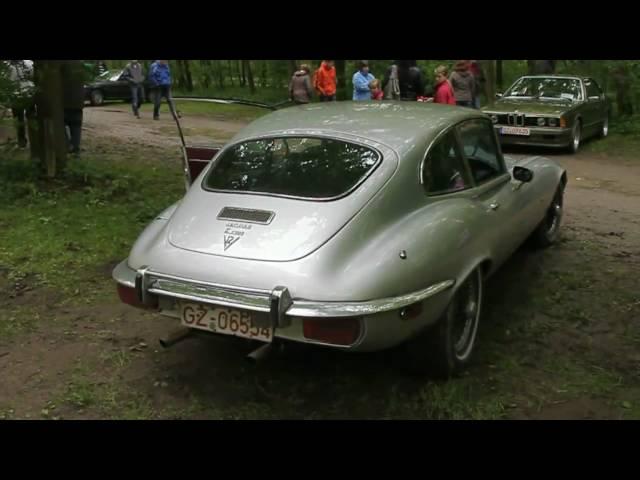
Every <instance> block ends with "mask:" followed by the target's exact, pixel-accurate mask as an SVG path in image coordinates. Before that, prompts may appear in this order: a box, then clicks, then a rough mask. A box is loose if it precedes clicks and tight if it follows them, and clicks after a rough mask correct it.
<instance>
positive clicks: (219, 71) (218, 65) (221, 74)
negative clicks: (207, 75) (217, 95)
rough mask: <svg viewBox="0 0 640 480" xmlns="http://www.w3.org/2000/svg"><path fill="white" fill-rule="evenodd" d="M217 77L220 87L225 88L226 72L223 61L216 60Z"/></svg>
mask: <svg viewBox="0 0 640 480" xmlns="http://www.w3.org/2000/svg"><path fill="white" fill-rule="evenodd" d="M215 63H216V77H218V86H219V87H220V88H224V71H223V66H222V60H216V62H215Z"/></svg>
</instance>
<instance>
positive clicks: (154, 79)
mask: <svg viewBox="0 0 640 480" xmlns="http://www.w3.org/2000/svg"><path fill="white" fill-rule="evenodd" d="M149 80H150V82H151V84H152V85H153V86H154V87H155V89H156V91H155V95H154V99H153V104H154V105H153V119H154V120H159V119H160V103H161V102H162V97H164V98H166V99H167V103H168V104H169V108H170V109H171V110H173V111H174V112H175V105H174V104H173V98H171V70H170V69H169V61H168V60H156V61H155V62H153V63H152V64H151V68H150V72H149Z"/></svg>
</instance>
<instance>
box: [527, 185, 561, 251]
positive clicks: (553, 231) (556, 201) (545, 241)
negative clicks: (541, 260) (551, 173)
mask: <svg viewBox="0 0 640 480" xmlns="http://www.w3.org/2000/svg"><path fill="white" fill-rule="evenodd" d="M563 197H564V188H563V185H562V184H561V185H559V186H558V190H557V191H556V194H555V195H554V197H553V200H552V201H551V205H549V208H548V209H547V212H546V214H545V216H544V218H543V219H542V222H540V225H538V227H537V228H536V230H535V231H534V232H533V235H532V240H533V241H534V243H535V244H536V246H538V247H541V248H545V247H548V246H549V245H551V244H552V243H554V242H555V241H556V240H557V239H558V236H559V234H560V222H561V221H562V203H563Z"/></svg>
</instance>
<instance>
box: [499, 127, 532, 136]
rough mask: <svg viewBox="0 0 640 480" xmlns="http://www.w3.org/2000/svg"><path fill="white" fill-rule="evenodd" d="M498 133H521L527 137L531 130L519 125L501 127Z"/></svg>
mask: <svg viewBox="0 0 640 480" xmlns="http://www.w3.org/2000/svg"><path fill="white" fill-rule="evenodd" d="M500 133H501V134H502V135H522V136H525V137H528V136H529V135H531V130H529V129H528V128H520V127H502V128H501V129H500Z"/></svg>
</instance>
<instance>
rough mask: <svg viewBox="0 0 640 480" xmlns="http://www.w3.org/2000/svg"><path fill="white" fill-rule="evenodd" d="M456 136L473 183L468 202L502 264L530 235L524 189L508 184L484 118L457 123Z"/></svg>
mask: <svg viewBox="0 0 640 480" xmlns="http://www.w3.org/2000/svg"><path fill="white" fill-rule="evenodd" d="M457 134H458V140H459V143H460V146H461V150H462V153H463V156H464V161H465V163H466V165H467V168H468V171H469V172H470V175H471V178H472V180H473V183H474V187H473V193H472V195H471V198H472V199H473V201H474V202H475V203H476V204H477V206H478V209H479V211H480V212H481V214H482V216H483V218H484V220H483V225H484V227H483V229H484V234H485V238H487V239H488V242H489V245H488V246H489V247H490V250H491V252H492V256H493V258H494V261H495V262H496V264H499V263H502V261H504V260H506V259H507V258H508V257H509V256H510V255H511V253H513V251H514V250H515V249H516V248H517V247H518V246H519V245H520V244H521V243H522V242H523V241H524V240H525V239H526V237H527V236H528V235H529V233H530V232H531V228H532V227H531V225H530V223H531V218H532V216H531V212H529V211H528V209H529V208H530V207H531V205H530V204H529V202H527V198H528V197H527V194H526V189H527V187H528V185H527V184H520V182H515V181H512V177H511V174H510V173H509V171H508V170H507V167H506V165H505V162H504V158H503V157H502V152H501V151H500V146H499V143H498V140H497V137H496V134H495V133H494V130H493V126H492V124H491V121H490V120H489V119H488V118H487V119H484V118H474V119H470V120H466V121H464V122H462V123H460V124H459V125H458V126H457Z"/></svg>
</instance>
